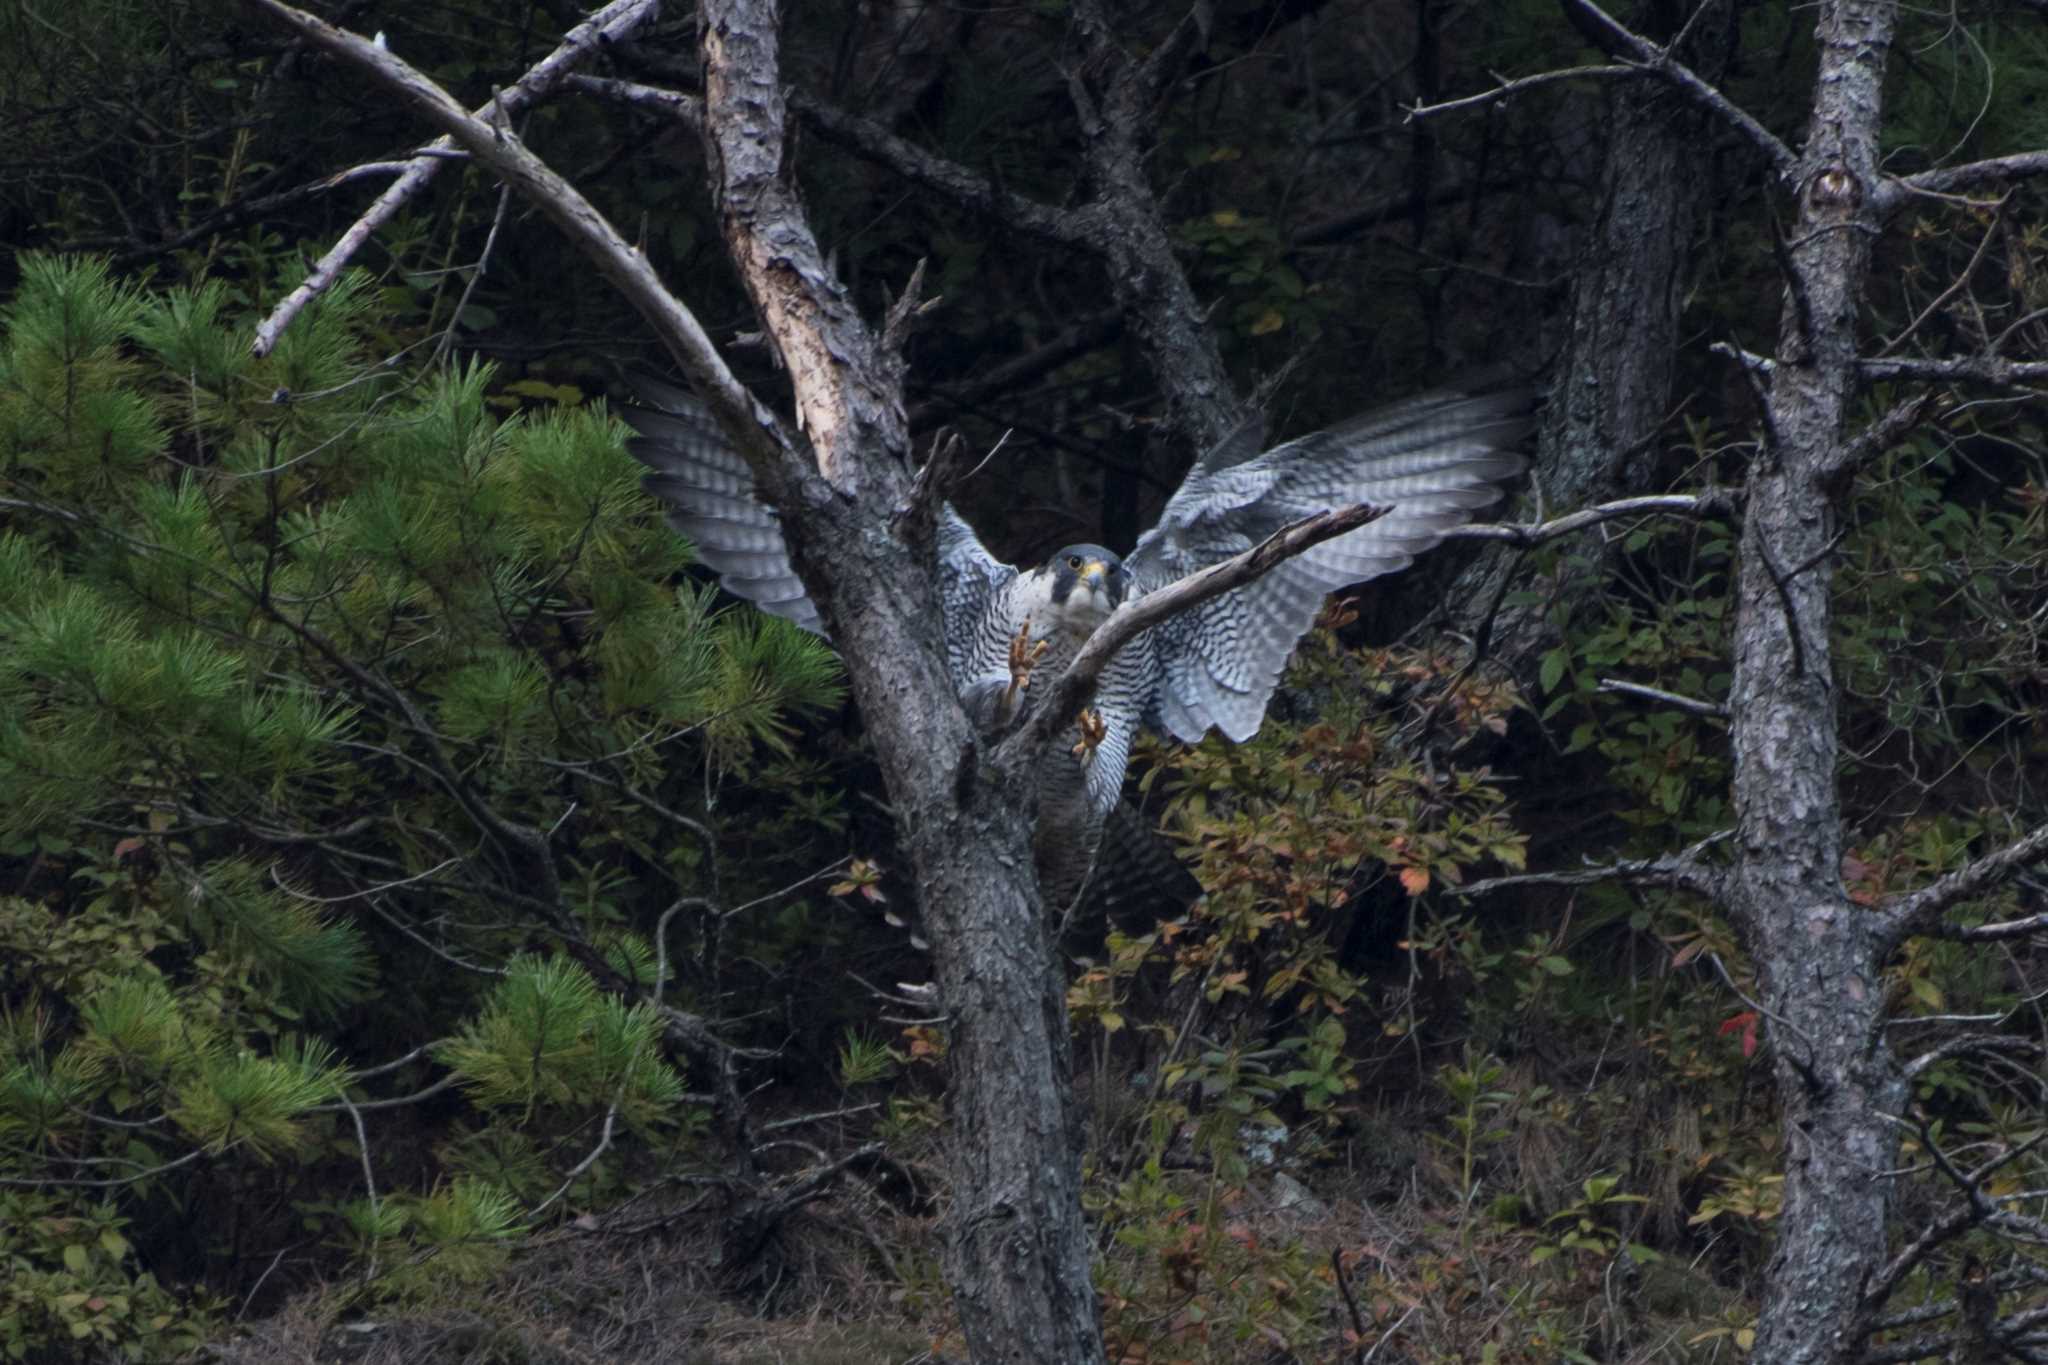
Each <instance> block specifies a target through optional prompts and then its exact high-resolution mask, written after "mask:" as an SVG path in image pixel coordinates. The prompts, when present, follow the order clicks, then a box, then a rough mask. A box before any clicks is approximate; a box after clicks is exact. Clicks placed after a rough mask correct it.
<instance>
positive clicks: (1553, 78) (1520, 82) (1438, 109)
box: [1405, 64, 1654, 123]
mask: <svg viewBox="0 0 2048 1365" xmlns="http://www.w3.org/2000/svg"><path fill="white" fill-rule="evenodd" d="M1652 74H1654V73H1653V72H1651V71H1650V69H1649V68H1648V67H1644V66H1637V65H1633V64H1628V65H1621V66H1573V67H1566V68H1565V69H1563V70H1560V71H1539V72H1537V73H1536V74H1535V75H1533V76H1517V77H1515V78H1514V79H1513V80H1504V79H1502V78H1501V77H1500V76H1498V75H1496V76H1495V77H1494V80H1495V81H1497V82H1498V84H1496V85H1495V86H1494V87H1493V89H1491V90H1482V91H1480V92H1479V93H1478V94H1476V95H1460V96H1459V97H1458V98H1457V99H1454V100H1441V101H1439V102H1438V103H1436V104H1411V105H1409V106H1408V117H1407V119H1406V120H1405V121H1406V122H1409V123H1413V122H1414V121H1415V120H1417V119H1426V118H1435V117H1436V116H1437V115H1438V114H1452V113H1456V112H1457V111H1458V110H1460V109H1472V108H1477V107H1479V106H1481V105H1488V104H1492V103H1494V102H1495V101H1497V100H1506V99H1511V98H1513V97H1514V96H1516V95H1519V94H1521V93H1522V92H1523V91H1524V90H1533V89H1535V88H1537V87H1538V86H1544V85H1556V84H1557V83H1558V82H1559V81H1578V80H1614V79H1617V78H1619V79H1623V80H1633V79H1636V78H1637V77H1641V76H1649V75H1652Z"/></svg>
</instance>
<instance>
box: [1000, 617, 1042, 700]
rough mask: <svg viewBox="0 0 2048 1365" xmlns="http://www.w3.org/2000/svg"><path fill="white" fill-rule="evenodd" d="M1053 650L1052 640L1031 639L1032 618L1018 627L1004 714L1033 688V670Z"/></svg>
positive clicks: (1013, 637)
mask: <svg viewBox="0 0 2048 1365" xmlns="http://www.w3.org/2000/svg"><path fill="white" fill-rule="evenodd" d="M1051 648H1052V642H1051V641H1050V640H1037V641H1034V640H1032V638H1031V618H1030V617H1028V616H1027V617H1025V618H1024V624H1023V625H1021V626H1019V627H1017V633H1016V634H1015V635H1013V636H1011V637H1010V685H1009V686H1008V687H1007V688H1005V689H1004V690H1003V714H1004V715H1005V716H1007V715H1009V714H1010V711H1011V709H1012V708H1013V707H1015V706H1016V704H1017V694H1018V693H1019V692H1022V691H1023V690H1024V689H1025V688H1027V687H1029V686H1031V670H1032V669H1034V668H1036V667H1038V661H1039V660H1040V659H1043V658H1044V657H1045V652H1046V651H1047V650H1049V649H1051Z"/></svg>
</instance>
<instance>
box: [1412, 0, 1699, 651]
mask: <svg viewBox="0 0 2048 1365" xmlns="http://www.w3.org/2000/svg"><path fill="white" fill-rule="evenodd" d="M1709 3H1710V4H1711V5H1712V7H1713V10H1714V11H1721V10H1723V9H1725V0H1709ZM1637 8H1638V11H1639V15H1638V17H1639V18H1640V19H1641V20H1642V21H1643V22H1642V26H1641V31H1642V32H1643V33H1645V34H1646V35H1647V36H1649V37H1651V38H1655V39H1658V40H1661V41H1668V40H1670V39H1671V38H1672V37H1673V36H1674V35H1675V34H1676V32H1677V31H1678V29H1679V27H1680V25H1681V24H1683V23H1684V22H1685V20H1686V18H1687V15H1688V14H1689V13H1690V11H1691V7H1690V6H1686V7H1684V8H1683V10H1681V9H1680V8H1679V7H1676V6H1673V5H1671V4H1669V3H1667V0H1651V3H1647V4H1643V5H1640V6H1638V7H1637ZM1710 17H1712V16H1711V15H1710V16H1708V17H1703V18H1702V19H1701V20H1700V21H1699V22H1698V23H1696V24H1694V25H1693V27H1694V28H1695V30H1705V29H1707V28H1709V27H1710V25H1709V22H1708V19H1709V18H1710ZM1725 45H1726V44H1725V41H1723V42H1722V46H1723V47H1725ZM1690 46H1692V47H1695V48H1697V47H1701V46H1704V44H1701V43H1698V42H1695V43H1693V44H1691V45H1690ZM1711 55H1712V57H1713V60H1709V61H1703V62H1701V63H1700V64H1701V65H1702V66H1703V67H1705V68H1706V69H1707V70H1709V71H1712V70H1714V69H1715V68H1717V67H1719V66H1721V65H1723V64H1724V62H1723V61H1722V60H1721V57H1720V54H1719V53H1718V52H1716V53H1714V54H1711ZM1603 94H1604V96H1605V98H1604V99H1603V100H1602V101H1601V106H1600V110H1599V115H1600V117H1601V118H1602V119H1603V120H1604V121H1605V122H1606V123H1607V124H1608V126H1609V127H1610V128H1611V129H1612V131H1611V132H1610V133H1609V135H1608V139H1607V146H1606V149H1605V152H1604V155H1603V158H1602V162H1601V169H1600V209H1599V216H1598V218H1597V219H1596V220H1595V221H1594V223H1593V225H1592V228H1591V231H1590V232H1589V233H1588V234H1587V237H1586V240H1585V243H1584V245H1583V247H1582V249H1581V250H1580V252H1579V260H1578V265H1577V268H1576V270H1575V271H1574V274H1573V277H1572V287H1571V304H1570V308H1569V310H1568V312H1567V314H1566V318H1567V320H1566V323H1565V326H1564V329H1563V330H1564V336H1563V338H1562V342H1561V347H1560V340H1559V338H1558V337H1557V336H1556V334H1555V332H1554V331H1552V332H1551V334H1550V335H1549V336H1547V337H1545V338H1544V346H1543V349H1544V350H1546V351H1547V350H1548V349H1550V348H1553V347H1557V348H1559V349H1558V353H1557V357H1556V360H1555V362H1554V366H1553V369H1552V373H1553V374H1554V376H1555V380H1554V383H1553V384H1552V386H1551V391H1550V397H1549V401H1548V402H1547V403H1545V404H1544V408H1543V415H1542V418H1541V426H1540V427H1539V429H1538V432H1537V461H1536V463H1537V470H1538V474H1537V477H1538V479H1539V480H1540V481H1541V484H1542V489H1543V497H1544V500H1545V503H1546V506H1547V508H1548V509H1549V510H1551V511H1553V512H1564V511H1570V510H1571V509H1573V508H1577V507H1585V506H1590V505H1591V504H1593V503H1596V502H1601V501H1604V500H1606V499H1609V498H1617V497H1627V496H1630V495H1633V494H1637V493H1643V492H1647V491H1649V488H1650V484H1651V480H1652V476H1653V474H1654V473H1655V472H1656V464H1657V455H1658V451H1657V446H1656V438H1657V435H1658V432H1659V431H1660V430H1661V429H1662V428H1663V426H1664V423H1665V421H1666V419H1667V418H1668V417H1669V416H1670V413H1671V390H1672V375H1673V362H1674V359H1675V357H1676V356H1677V353H1678V323H1679V315H1680V313H1681V312H1682V311H1683V308H1684V303H1685V296H1686V292H1687V290H1688V288H1689V287H1690V272H1689V267H1690V265H1691V260H1692V250H1691V248H1692V241H1693V237H1694V234H1695V231H1696V229H1697V226H1698V223H1699V218H1700V214H1701V212H1702V210H1703V208H1704V206H1705V204H1706V203H1707V202H1708V201H1709V200H1710V198H1711V196H1712V195H1713V193H1714V191H1715V184H1714V180H1713V177H1712V176H1711V175H1709V174H1706V173H1705V168H1703V167H1702V166H1701V164H1700V162H1701V148H1702V146H1704V145H1707V143H1708V141H1709V140H1710V139H1711V138H1712V136H1713V135H1714V131H1715V129H1714V125H1713V123H1712V120H1711V119H1710V118H1709V117H1708V116H1707V115H1706V114H1705V113H1704V112H1703V111H1701V110H1699V109H1698V108H1696V107H1695V106H1694V105H1692V104H1690V103H1688V102H1687V101H1686V100H1685V99H1684V98H1683V97H1682V96H1681V95H1680V94H1679V92H1677V91H1676V90H1673V89H1672V88H1670V87H1669V86H1667V85H1664V84H1662V83H1661V82H1652V81H1631V82H1625V83H1622V84H1619V85H1615V86H1611V87H1609V88H1608V89H1607V90H1605V91H1603ZM1581 116H1582V117H1583V116H1584V114H1583V110H1582V111H1581ZM1545 330H1546V331H1549V330H1550V329H1545ZM1608 548H1610V546H1609V542H1607V541H1605V540H1602V539H1598V538H1596V539H1594V540H1592V541H1590V542H1584V543H1579V544H1574V545H1573V546H1571V547H1570V549H1569V550H1568V551H1567V555H1566V558H1565V559H1564V561H1563V562H1562V563H1561V565H1560V566H1559V569H1558V573H1557V576H1556V577H1555V579H1553V580H1552V581H1551V583H1550V584H1549V585H1548V588H1547V592H1546V594H1545V600H1537V601H1531V602H1528V603H1526V604H1516V603H1509V604H1507V605H1504V606H1503V607H1502V608H1501V609H1500V611H1499V612H1498V614H1497V615H1496V617H1495V619H1494V623H1493V628H1492V636H1491V648H1492V653H1493V654H1494V656H1495V657H1497V658H1499V659H1501V660H1503V661H1504V662H1505V663H1506V664H1507V665H1508V666H1509V667H1510V668H1512V669H1515V670H1516V671H1517V672H1520V673H1523V674H1524V675H1533V668H1534V664H1535V661H1536V659H1537V658H1538V657H1539V656H1540V655H1541V654H1542V653H1543V652H1544V651H1546V650H1548V649H1549V648H1551V647H1552V646H1553V645H1555V644H1556V643H1557V640H1558V636H1559V630H1558V626H1557V624H1556V623H1557V620H1558V612H1557V603H1559V602H1560V601H1561V602H1562V603H1563V604H1564V607H1565V611H1566V613H1567V614H1568V615H1569V614H1571V613H1574V612H1576V611H1577V610H1578V609H1579V608H1580V607H1581V606H1582V605H1584V604H1588V603H1591V602H1592V601H1593V600H1594V599H1595V598H1596V597H1597V595H1598V594H1599V593H1600V591H1601V590H1602V589H1603V588H1604V587H1605V585H1606V583H1607V582H1608V580H1609V578H1610V575H1609V573H1608V572H1607V568H1608V561H1609V559H1610V556H1609V554H1608V553H1606V550H1607V549H1608ZM1516 562H1518V561H1517V560H1516V559H1515V558H1514V557H1512V556H1509V555H1505V554H1494V555H1488V556H1486V557H1484V558H1483V559H1481V560H1480V561H1479V562H1478V563H1475V564H1473V565H1471V566H1470V567H1469V568H1467V569H1466V570H1465V571H1464V573H1463V574H1462V575H1461V576H1460V579H1461V581H1460V584H1459V586H1458V587H1457V588H1456V589H1454V590H1453V591H1452V592H1450V593H1449V594H1448V595H1447V600H1449V601H1453V602H1464V603H1468V604H1470V605H1469V608H1468V614H1469V617H1470V619H1468V620H1465V621H1463V622H1461V624H1462V625H1463V626H1465V628H1466V629H1467V631H1468V632H1469V631H1471V630H1474V629H1477V628H1478V627H1479V625H1480V624H1481V623H1482V622H1481V619H1480V618H1481V615H1482V613H1484V612H1485V611H1486V610H1487V609H1488V608H1489V606H1490V605H1491V604H1492V603H1494V602H1495V601H1497V600H1499V587H1500V581H1501V579H1502V577H1503V576H1504V575H1506V574H1507V573H1508V572H1509V571H1510V569H1511V568H1512V567H1513V566H1514V565H1515V563H1516Z"/></svg>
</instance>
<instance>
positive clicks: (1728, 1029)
mask: <svg viewBox="0 0 2048 1365" xmlns="http://www.w3.org/2000/svg"><path fill="white" fill-rule="evenodd" d="M1761 1022H1762V1021H1761V1020H1760V1019H1759V1018H1758V1016H1757V1012H1756V1011H1755V1010H1744V1011H1742V1013H1740V1014H1731V1015H1729V1016H1728V1017H1727V1018H1726V1019H1723V1020H1722V1021H1721V1027H1720V1029H1719V1030H1718V1032H1719V1033H1720V1035H1721V1036H1722V1037H1723V1038H1726V1037H1727V1036H1728V1035H1729V1034H1731V1033H1733V1032H1735V1031H1736V1030H1737V1029H1740V1030H1741V1031H1742V1055H1743V1056H1744V1057H1754V1056H1756V1031H1757V1025H1758V1024H1759V1023H1761Z"/></svg>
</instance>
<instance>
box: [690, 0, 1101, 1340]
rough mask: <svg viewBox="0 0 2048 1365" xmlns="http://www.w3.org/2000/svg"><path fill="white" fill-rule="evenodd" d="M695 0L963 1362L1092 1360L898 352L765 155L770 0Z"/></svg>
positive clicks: (1084, 1266)
mask: <svg viewBox="0 0 2048 1365" xmlns="http://www.w3.org/2000/svg"><path fill="white" fill-rule="evenodd" d="M702 14H703V19H702V22H703V48H704V58H705V125H706V128H705V139H706V143H707V146H708V148H709V151H710V154H711V157H712V162H713V165H714V166H715V167H716V169H717V174H718V179H719V184H718V187H717V189H718V193H719V196H720V213H721V219H722V222H723V226H724V231H725V235H726V239H727V244H728V246H729V248H730V250H731V253H732V257H733V260H734V261H735V262H736V263H737V264H738V265H739V268H740V270H741V273H742V275H743V277H744V279H745V283H746V286H747V289H748V292H749V293H750V294H751V295H752V297H753V299H754V303H755V305H756V307H758V308H759V309H760V311H761V314H762V317H763V320H764V321H765V322H766V323H767V325H768V328H767V329H768V332H769V335H770V336H771V337H772V338H773V341H774V343H775V345H776V346H777V347H778V349H779V350H780V352H781V354H782V357H783V359H784V361H785V362H786V363H787V365H788V367H789V370H790V374H791V378H792V380H793V382H794V386H795V389H796V394H797V404H798V409H799V412H800V413H801V414H802V416H803V421H804V425H805V428H806V432H807V434H808V436H809V437H810V441H811V445H812V447H813V448H814V450H815V451H816V455H817V471H816V472H815V473H813V472H811V471H808V470H804V469H801V468H798V467H795V466H794V465H792V464H791V463H790V462H789V461H787V460H784V461H781V462H779V463H767V464H765V465H764V464H762V463H757V466H756V473H757V476H759V477H760V480H761V484H762V487H763V489H764V491H766V492H767V493H768V494H769V496H770V497H771V499H772V500H773V501H774V502H775V503H776V504H777V508H778V510H779V511H780V512H781V513H782V515H783V518H784V526H785V527H786V528H787V530H788V531H789V533H790V534H789V540H790V543H791V546H792V548H793V551H794V554H795V559H796V564H797V568H798V572H799V573H800V574H802V575H803V578H804V581H805V585H806V587H807V588H808V589H809V590H810V592H811V594H812V596H813V598H814V599H815V600H816V601H817V602H818V604H819V607H820V609H821V610H822V611H823V612H824V614H825V618H826V620H827V622H828V623H829V624H830V626H831V630H832V636H833V639H834V640H835V641H836V642H837V643H838V645H839V647H840V651H841V654H842V656H843V657H844V659H845V663H846V669H847V677H848V681H849V683H850V685H851V687H852V690H853V693H854V696H855V697H856V698H857V699H858V701H859V703H860V706H861V712H862V714H863V716H864V717H865V718H866V720H867V725H868V733H869V735H870V736H871V737H872V739H873V740H874V743H875V749H876V753H877V756H878V757H879V759H880V765H881V768H882V771H883V773H884V774H885V776H886V778H887V780H888V786H889V797H890V800H891V802H892V803H893V805H894V808H895V814H896V820H897V825H898V828H899V829H900V830H901V832H902V837H903V847H904V850H905V851H906V852H907V853H908V855H909V858H910V861H911V864H912V867H913V870H914V872H915V874H916V878H917V884H918V888H919V892H920V895H921V897H922V900H923V903H924V910H925V914H926V918H927V920H928V922H929V924H930V926H931V929H932V931H933V932H932V939H933V943H934V949H935V951H934V957H935V959H936V966H937V969H938V983H939V987H940V990H941V992H942V995H943V998H944V1000H945V1002H946V1005H947V1008H948V1020H949V1025H950V1028H949V1032H948V1038H949V1048H950V1052H949V1060H950V1062H951V1064H952V1068H951V1069H952V1114H951V1118H952V1125H953V1132H952V1140H951V1142H950V1144H949V1149H950V1153H951V1158H952V1176H953V1204H952V1207H951V1208H950V1210H949V1211H948V1213H947V1278H948V1280H949V1282H950V1283H951V1286H952V1288H953V1292H954V1300H955V1304H956V1307H957V1309H958V1311H959V1315H960V1323H961V1327H962V1329H963V1331H964V1332H965V1334H966V1337H967V1341H968V1346H969V1349H970V1350H971V1351H972V1352H973V1355H974V1358H975V1359H976V1360H977V1361H1018V1362H1024V1361H1031V1362H1044V1363H1045V1365H1053V1363H1054V1362H1088V1361H1098V1360H1101V1359H1102V1331H1101V1323H1100V1315H1099V1310H1098V1308H1097V1303H1096V1298H1095V1290H1094V1286H1093V1283H1092V1281H1091V1279H1090V1275H1089V1264H1090V1256H1091V1244H1090V1241H1089V1238H1088V1235H1087V1227H1086V1224H1085V1223H1084V1221H1083V1220H1082V1217H1081V1205H1080V1177H1081V1170H1080V1147H1079V1143H1078V1140H1077V1139H1078V1130H1077V1127H1076V1123H1077V1115H1076V1113H1075V1110H1074V1108H1073V1103H1072V1090H1073V1086H1072V1064H1071V1059H1070V1057H1069V1053H1068V1042H1067V1024H1066V1008H1065V982H1064V980H1063V979H1062V977H1061V974H1060V972H1059V968H1058V963H1057V961H1056V959H1055V957H1054V955H1053V953H1052V951H1051V944H1050V941H1049V938H1048V935H1047V932H1046V927H1045V926H1046V919H1045V915H1044V912H1043V908H1042V906H1041V904H1040V897H1039V891H1038V887H1037V885H1036V882H1035V880H1034V877H1033V872H1032V858H1031V847H1030V837H1029V826H1028V822H1027V820H1026V819H1025V817H1024V815H1023V812H1024V811H1026V810H1027V809H1028V806H1029V800H1028V793H1027V792H1025V791H1024V790H1023V785H1024V784H1023V783H1022V781H1021V779H1020V778H1019V777H1018V776H1017V775H1016V774H1015V773H1007V774H1005V773H998V772H997V771H996V770H995V769H994V768H992V767H991V766H989V765H986V764H984V763H983V762H981V761H980V758H979V750H978V746H977V743H976V740H975V736H974V734H973V732H972V731H971V729H970V728H969V726H968V722H967V719H966V717H965V716H964V715H963V714H962V713H961V710H960V707H959V705H958V703H957V702H956V700H955V698H954V696H953V689H952V683H951V681H950V679H949V677H948V675H947V672H946V665H945V653H944V648H943V641H942V640H941V638H940V629H939V622H940V614H939V610H938V603H937V600H936V597H935V595H934V592H933V587H932V581H931V575H930V572H929V568H928V566H929V564H930V561H931V546H930V526H929V514H928V512H927V515H926V517H925V518H924V519H923V520H924V524H923V525H919V522H920V518H918V517H916V516H906V517H901V518H892V517H891V515H890V514H891V513H892V512H894V511H895V510H896V509H899V508H906V507H909V506H910V505H911V480H910V475H909V465H908V461H907V459H906V458H905V456H906V454H907V452H908V449H909V444H908V438H907V435H906V433H905V429H904V418H903V409H902V403H901V392H902V390H901V382H900V371H899V364H898V362H897V360H896V358H895V357H893V356H890V355H888V354H885V353H884V351H883V348H882V347H881V345H880V343H879V340H878V338H877V337H876V336H875V334H874V333H873V331H872V330H871V329H870V328H868V326H867V325H866V324H865V322H864V321H863V320H862V319H861V317H860V316H859V314H858V312H857V311H856V310H855V309H854V308H853V307H852V305H851V304H850V302H849V301H848V300H847V299H846V297H845V294H844V291H843V290H842V289H841V288H840V286H839V285H838V283H837V281H836V280H834V279H833V278H832V275H831V273H830V271H829V270H828V269H827V268H826V266H825V264H824V259H823V256H822V254H821V253H820V252H819V250H818V247H817V243H816V242H815V240H813V238H812V236H811V234H810V232H809V229H808V227H807V226H806V225H805V219H804V215H803V212H802V207H801V205H800V204H799V203H798V202H797V198H796V191H795V187H794V186H793V185H791V184H790V183H788V182H787V181H786V180H784V179H783V177H782V152H783V132H784V117H785V112H786V111H785V108H784V101H783V96H782V92H781V86H780V75H779V68H778V53H777V43H778V36H779V35H778V33H777V20H776V13H775V7H774V5H773V4H771V3H766V2H765V0H724V2H723V3H711V4H706V5H705V6H704V9H703V11H702ZM757 444H758V443H757ZM899 529H900V530H901V531H902V532H903V535H902V536H899V534H898V530H899ZM920 541H921V542H922V543H913V542H920Z"/></svg>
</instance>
